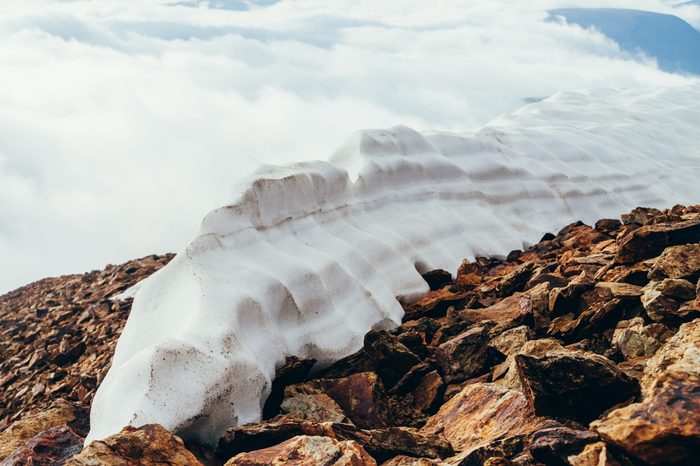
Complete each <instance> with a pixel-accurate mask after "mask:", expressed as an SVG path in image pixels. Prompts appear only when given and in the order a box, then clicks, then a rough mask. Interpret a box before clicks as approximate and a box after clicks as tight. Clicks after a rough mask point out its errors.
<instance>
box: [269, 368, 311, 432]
mask: <svg viewBox="0 0 700 466" xmlns="http://www.w3.org/2000/svg"><path fill="white" fill-rule="evenodd" d="M315 363H316V360H315V359H299V358H297V357H288V358H287V360H286V361H285V364H284V365H283V366H282V367H280V368H279V369H277V371H276V373H275V378H274V380H273V381H272V388H271V389H270V394H269V395H268V397H267V400H265V405H264V406H263V417H264V418H266V419H267V418H270V417H272V416H276V415H277V413H278V412H279V410H280V404H281V403H282V399H283V398H284V391H285V388H286V387H287V386H288V385H291V384H295V383H299V382H301V381H303V380H304V378H306V376H307V375H308V374H309V371H311V368H312V367H313V366H314V364H315Z"/></svg>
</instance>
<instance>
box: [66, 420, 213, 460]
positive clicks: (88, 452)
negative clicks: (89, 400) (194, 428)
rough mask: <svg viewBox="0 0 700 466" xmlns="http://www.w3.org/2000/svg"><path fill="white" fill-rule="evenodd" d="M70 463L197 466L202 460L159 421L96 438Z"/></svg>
mask: <svg viewBox="0 0 700 466" xmlns="http://www.w3.org/2000/svg"><path fill="white" fill-rule="evenodd" d="M66 464H67V465H68V466H96V465H105V466H107V465H114V466H141V465H143V466H148V465H153V464H167V465H172V466H180V465H182V466H197V465H201V464H202V463H200V462H199V460H197V458H196V457H195V456H194V455H193V454H192V453H191V452H190V451H189V450H187V448H185V444H184V443H183V441H182V440H181V439H180V438H179V437H177V436H175V435H173V434H171V433H170V432H168V431H167V430H165V429H164V428H163V427H162V426H160V425H159V424H147V425H145V426H142V427H138V428H137V427H132V426H127V427H125V428H124V429H122V430H121V431H120V432H118V433H117V434H114V435H112V436H110V437H108V438H106V439H104V440H95V441H94V442H92V443H90V444H89V445H87V446H86V447H85V448H84V449H83V451H82V452H80V454H79V455H77V456H74V457H73V459H71V460H70V461H69V462H68V463H66Z"/></svg>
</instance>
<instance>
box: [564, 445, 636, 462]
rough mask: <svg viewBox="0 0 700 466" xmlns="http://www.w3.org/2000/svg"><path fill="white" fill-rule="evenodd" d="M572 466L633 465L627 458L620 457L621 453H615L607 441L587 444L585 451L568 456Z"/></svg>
mask: <svg viewBox="0 0 700 466" xmlns="http://www.w3.org/2000/svg"><path fill="white" fill-rule="evenodd" d="M568 464H570V465H571V466H632V465H633V464H634V463H632V462H631V461H629V460H626V459H619V454H613V452H612V451H611V450H610V448H609V447H608V445H607V444H606V443H605V442H596V443H591V444H589V445H586V447H585V448H584V449H583V451H582V452H581V453H579V454H577V455H571V456H569V458H568Z"/></svg>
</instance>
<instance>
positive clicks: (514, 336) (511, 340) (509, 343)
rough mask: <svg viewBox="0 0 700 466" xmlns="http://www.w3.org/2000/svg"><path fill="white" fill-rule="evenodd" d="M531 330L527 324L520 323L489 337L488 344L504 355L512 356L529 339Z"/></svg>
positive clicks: (531, 334)
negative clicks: (493, 336)
mask: <svg viewBox="0 0 700 466" xmlns="http://www.w3.org/2000/svg"><path fill="white" fill-rule="evenodd" d="M532 337H533V332H532V330H530V327H528V326H527V325H521V326H520V327H515V328H512V329H509V330H506V331H505V332H503V333H501V334H500V335H498V336H497V337H495V338H492V339H491V342H490V343H489V346H490V347H491V348H494V349H495V350H497V351H500V352H501V353H502V354H504V355H505V356H513V355H514V354H516V353H517V352H518V351H520V349H521V348H522V347H523V345H524V344H525V343H526V342H528V341H529V340H531V339H532Z"/></svg>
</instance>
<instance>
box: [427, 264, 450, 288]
mask: <svg viewBox="0 0 700 466" xmlns="http://www.w3.org/2000/svg"><path fill="white" fill-rule="evenodd" d="M422 276H423V280H425V282H426V283H427V284H428V287H429V288H430V290H431V291H435V290H439V289H440V288H444V287H446V286H447V285H449V284H450V283H452V274H451V273H450V272H447V271H446V270H442V269H436V270H431V271H430V272H427V273H424V274H423V275H422Z"/></svg>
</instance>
